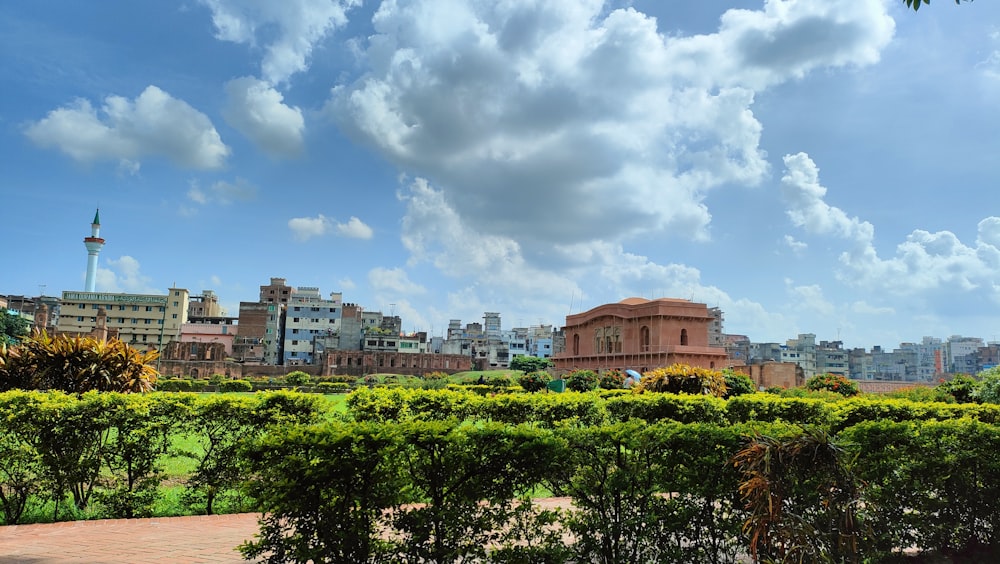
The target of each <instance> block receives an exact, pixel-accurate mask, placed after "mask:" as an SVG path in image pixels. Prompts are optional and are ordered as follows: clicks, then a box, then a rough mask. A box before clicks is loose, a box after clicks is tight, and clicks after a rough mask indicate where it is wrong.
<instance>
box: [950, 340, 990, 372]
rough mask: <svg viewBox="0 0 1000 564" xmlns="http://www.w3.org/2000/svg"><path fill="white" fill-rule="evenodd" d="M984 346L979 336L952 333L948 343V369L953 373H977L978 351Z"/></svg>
mask: <svg viewBox="0 0 1000 564" xmlns="http://www.w3.org/2000/svg"><path fill="white" fill-rule="evenodd" d="M983 346H984V343H983V340H982V339H980V338H979V337H962V336H961V335H952V336H951V337H948V342H947V344H946V347H945V348H946V351H947V358H948V361H947V364H948V370H949V371H950V372H951V373H952V374H975V373H976V372H978V370H977V369H976V368H977V367H976V353H977V352H978V351H979V349H980V348H982V347H983Z"/></svg>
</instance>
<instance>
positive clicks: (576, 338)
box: [573, 333, 580, 356]
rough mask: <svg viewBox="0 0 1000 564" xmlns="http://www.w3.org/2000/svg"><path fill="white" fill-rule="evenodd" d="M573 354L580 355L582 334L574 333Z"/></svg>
mask: <svg viewBox="0 0 1000 564" xmlns="http://www.w3.org/2000/svg"><path fill="white" fill-rule="evenodd" d="M573 356H580V334H579V333H574V334H573Z"/></svg>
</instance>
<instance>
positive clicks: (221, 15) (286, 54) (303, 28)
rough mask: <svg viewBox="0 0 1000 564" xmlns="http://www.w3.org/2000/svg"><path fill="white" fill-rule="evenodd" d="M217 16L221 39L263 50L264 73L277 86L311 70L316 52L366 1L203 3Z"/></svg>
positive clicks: (232, 0) (215, 0)
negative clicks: (352, 9)
mask: <svg viewBox="0 0 1000 564" xmlns="http://www.w3.org/2000/svg"><path fill="white" fill-rule="evenodd" d="M202 2H203V3H204V4H205V5H206V6H208V7H209V9H210V10H211V11H212V23H213V24H215V30H216V37H217V38H218V39H220V40H222V41H232V42H234V43H244V44H248V45H251V46H254V47H256V46H257V45H258V44H261V45H262V48H263V50H264V57H263V60H262V61H261V72H262V74H263V77H264V79H265V80H267V81H268V82H269V83H271V84H278V83H281V82H285V81H287V80H288V79H289V78H290V77H291V76H292V75H293V74H295V73H297V72H301V71H304V70H306V69H307V68H309V57H310V56H311V55H312V52H313V49H315V47H316V45H317V44H318V43H319V42H320V41H322V40H323V39H324V38H325V37H326V36H327V35H328V34H329V33H330V32H332V31H333V30H335V29H337V28H339V27H341V26H343V25H345V24H346V23H347V11H348V10H349V9H351V8H353V7H355V6H359V5H360V4H361V0H342V1H331V0H283V1H281V2H273V1H271V0H202Z"/></svg>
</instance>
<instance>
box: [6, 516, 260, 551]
mask: <svg viewBox="0 0 1000 564" xmlns="http://www.w3.org/2000/svg"><path fill="white" fill-rule="evenodd" d="M257 531H258V526H257V514H255V513H244V514H239V515H207V516H196V517H162V518H155V519H108V520H103V521H74V522H68V523H54V524H50V525H11V526H7V527H0V563H2V564H14V563H17V564H68V563H75V564H83V563H86V564H126V563H127V564H143V563H164V564H165V563H168V562H169V563H171V564H198V563H219V562H225V563H236V562H245V561H244V560H243V559H242V558H241V557H240V553H239V552H238V551H237V550H236V546H237V545H239V544H241V543H242V542H244V541H246V540H250V539H252V538H253V535H254V534H255V533H256V532H257Z"/></svg>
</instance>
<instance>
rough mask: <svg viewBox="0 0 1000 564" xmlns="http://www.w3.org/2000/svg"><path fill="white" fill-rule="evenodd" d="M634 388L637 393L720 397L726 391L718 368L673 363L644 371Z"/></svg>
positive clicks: (724, 381) (724, 382)
mask: <svg viewBox="0 0 1000 564" xmlns="http://www.w3.org/2000/svg"><path fill="white" fill-rule="evenodd" d="M635 389H636V391H637V392H638V393H644V392H669V393H672V394H704V395H710V396H715V397H722V396H724V395H725V393H726V379H725V377H724V376H723V374H722V372H720V371H718V370H710V369H707V368H700V367H695V366H689V365H687V364H673V365H671V366H667V367H663V368H656V369H654V370H650V371H649V372H646V373H644V374H643V375H642V380H640V381H639V385H638V386H636V387H635Z"/></svg>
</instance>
